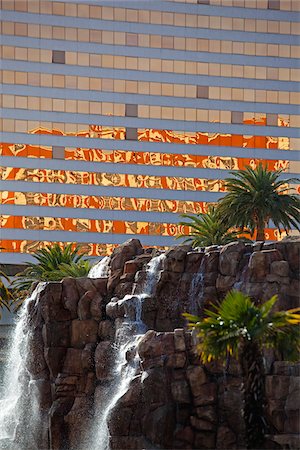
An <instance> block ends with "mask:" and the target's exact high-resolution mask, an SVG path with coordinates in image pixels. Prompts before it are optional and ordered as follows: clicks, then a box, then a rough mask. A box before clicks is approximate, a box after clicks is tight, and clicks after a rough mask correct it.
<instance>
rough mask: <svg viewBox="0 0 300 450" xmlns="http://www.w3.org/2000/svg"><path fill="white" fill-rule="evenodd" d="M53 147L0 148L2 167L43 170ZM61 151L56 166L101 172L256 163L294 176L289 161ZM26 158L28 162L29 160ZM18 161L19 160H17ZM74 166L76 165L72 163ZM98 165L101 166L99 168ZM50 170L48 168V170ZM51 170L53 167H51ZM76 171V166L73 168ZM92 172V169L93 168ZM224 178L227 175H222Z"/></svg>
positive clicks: (223, 167)
mask: <svg viewBox="0 0 300 450" xmlns="http://www.w3.org/2000/svg"><path fill="white" fill-rule="evenodd" d="M55 148H56V147H52V146H42V145H28V144H11V143H4V142H3V143H2V144H0V155H1V156H2V157H4V158H3V160H2V161H3V162H2V164H3V165H10V164H12V162H13V161H14V159H15V158H16V157H17V158H22V159H21V160H20V162H21V161H22V163H20V165H22V167H24V164H26V166H25V167H30V165H32V163H33V162H32V161H31V162H30V158H33V159H34V164H35V165H38V167H42V166H43V165H44V167H45V164H47V162H43V160H45V159H46V160H47V159H55V158H56V156H55V154H54V150H55ZM59 148H60V149H61V150H62V155H61V156H60V157H59V164H61V161H62V160H64V161H68V162H70V161H77V162H78V166H79V164H80V165H81V168H84V167H86V168H87V170H89V169H88V168H89V167H90V164H91V162H93V166H94V163H96V164H99V171H100V170H102V169H101V167H102V164H105V163H106V164H126V165H128V164H134V165H146V166H147V165H151V166H156V167H157V166H164V167H172V168H173V167H180V168H182V169H184V170H185V169H187V168H188V169H191V168H197V169H213V170H218V169H219V170H226V171H228V170H236V169H239V170H240V169H245V167H247V166H252V167H256V166H257V165H258V164H259V163H263V165H264V166H266V167H267V168H268V170H273V171H274V170H278V169H281V170H283V171H287V172H293V163H291V164H290V162H289V160H275V159H273V160H264V159H257V158H233V157H226V156H219V155H218V156H211V155H192V154H187V153H184V154H176V153H155V152H147V151H144V152H137V151H129V150H127V151H126V150H104V149H93V148H91V149H90V148H80V147H77V148H69V147H59ZM28 158H29V160H28ZM16 161H18V160H16ZM75 164H76V163H75ZM100 164H101V166H100ZM104 167H105V165H104ZM48 168H50V167H48ZM53 168H54V167H53ZM74 168H76V166H74ZM93 170H95V166H94V167H93ZM225 176H227V174H226V175H225Z"/></svg>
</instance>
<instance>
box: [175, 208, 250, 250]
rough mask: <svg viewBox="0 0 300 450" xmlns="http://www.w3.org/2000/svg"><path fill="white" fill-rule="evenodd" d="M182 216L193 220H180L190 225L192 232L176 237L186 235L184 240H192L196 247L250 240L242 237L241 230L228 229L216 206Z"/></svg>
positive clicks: (183, 223)
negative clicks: (204, 212) (198, 212)
mask: <svg viewBox="0 0 300 450" xmlns="http://www.w3.org/2000/svg"><path fill="white" fill-rule="evenodd" d="M181 217H184V218H187V219H190V220H191V222H187V221H182V222H179V224H180V225H185V226H188V227H190V228H191V232H190V234H188V235H184V234H180V235H179V236H177V237H176V239H179V238H182V237H185V238H186V239H185V240H184V242H191V244H192V246H193V247H194V248H195V247H208V246H209V245H225V244H228V243H229V242H232V241H236V240H237V239H241V240H244V241H249V239H246V238H245V237H242V236H241V233H240V232H239V231H237V230H233V229H231V230H230V229H228V226H227V224H226V223H225V222H224V221H223V220H222V218H221V216H220V214H219V212H218V209H217V208H216V207H215V206H210V207H209V208H208V211H207V213H206V214H198V215H189V214H182V215H181Z"/></svg>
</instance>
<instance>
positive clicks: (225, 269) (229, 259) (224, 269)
mask: <svg viewBox="0 0 300 450" xmlns="http://www.w3.org/2000/svg"><path fill="white" fill-rule="evenodd" d="M244 252H245V244H244V243H243V242H241V241H236V242H231V243H230V244H227V245H224V246H223V247H222V249H221V251H220V259H219V271H220V273H221V274H222V275H227V276H228V275H229V276H232V277H233V276H236V274H237V271H238V266H239V263H240V260H241V258H242V255H243V253H244Z"/></svg>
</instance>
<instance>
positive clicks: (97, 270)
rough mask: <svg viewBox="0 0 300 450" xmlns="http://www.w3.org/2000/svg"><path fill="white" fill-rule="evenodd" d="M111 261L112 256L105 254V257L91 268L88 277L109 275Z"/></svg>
mask: <svg viewBox="0 0 300 450" xmlns="http://www.w3.org/2000/svg"><path fill="white" fill-rule="evenodd" d="M109 263H110V256H105V257H104V258H102V259H101V261H99V262H98V263H97V264H95V265H94V266H93V267H92V268H91V269H90V271H89V274H88V277H89V278H102V277H108V275H109V271H110V268H109Z"/></svg>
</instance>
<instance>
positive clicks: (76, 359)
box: [63, 348, 83, 375]
mask: <svg viewBox="0 0 300 450" xmlns="http://www.w3.org/2000/svg"><path fill="white" fill-rule="evenodd" d="M81 359H82V350H80V349H78V348H68V349H67V353H66V357H65V362H64V365H63V373H64V374H70V375H77V374H82V373H83V366H82V361H81Z"/></svg>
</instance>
